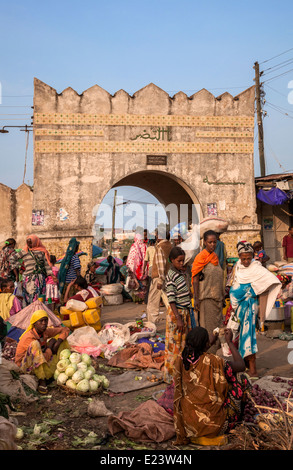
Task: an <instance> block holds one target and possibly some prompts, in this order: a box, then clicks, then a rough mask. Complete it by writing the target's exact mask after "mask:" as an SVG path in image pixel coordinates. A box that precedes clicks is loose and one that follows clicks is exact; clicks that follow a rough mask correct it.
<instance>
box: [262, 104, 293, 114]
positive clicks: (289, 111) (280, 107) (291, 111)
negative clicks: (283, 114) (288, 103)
mask: <svg viewBox="0 0 293 470" xmlns="http://www.w3.org/2000/svg"><path fill="white" fill-rule="evenodd" d="M266 103H268V104H270V105H271V106H275V107H276V108H279V109H280V110H284V111H287V112H288V113H292V114H293V110H289V109H287V108H283V106H279V105H277V104H274V103H270V101H266Z"/></svg>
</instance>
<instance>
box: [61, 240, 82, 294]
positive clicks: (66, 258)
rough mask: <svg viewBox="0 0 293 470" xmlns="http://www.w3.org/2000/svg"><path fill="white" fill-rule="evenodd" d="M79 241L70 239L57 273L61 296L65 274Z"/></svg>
mask: <svg viewBox="0 0 293 470" xmlns="http://www.w3.org/2000/svg"><path fill="white" fill-rule="evenodd" d="M79 243H80V242H79V241H77V240H76V238H75V237H73V238H71V240H70V242H69V245H68V247H67V250H66V253H65V256H64V258H63V260H62V262H61V265H60V269H59V273H58V280H59V290H60V292H61V294H62V292H63V290H64V286H65V279H66V274H67V271H68V269H69V265H70V261H71V259H72V257H73V255H75V253H76V251H77V248H78V247H79Z"/></svg>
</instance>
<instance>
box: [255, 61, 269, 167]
mask: <svg viewBox="0 0 293 470" xmlns="http://www.w3.org/2000/svg"><path fill="white" fill-rule="evenodd" d="M253 68H254V71H255V79H254V81H255V99H256V116H257V127H258V154H259V164H260V174H261V176H265V175H266V164H265V155H264V139H263V125H262V109H261V93H260V82H259V77H260V75H259V63H258V62H255V63H254V67H253Z"/></svg>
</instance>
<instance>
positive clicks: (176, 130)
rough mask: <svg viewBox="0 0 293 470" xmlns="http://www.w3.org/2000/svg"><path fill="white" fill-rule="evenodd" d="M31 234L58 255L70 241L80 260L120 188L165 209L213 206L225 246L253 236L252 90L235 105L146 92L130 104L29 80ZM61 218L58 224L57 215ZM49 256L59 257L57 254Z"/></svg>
mask: <svg viewBox="0 0 293 470" xmlns="http://www.w3.org/2000/svg"><path fill="white" fill-rule="evenodd" d="M34 86H35V90H34V192H33V210H34V211H43V213H44V219H43V225H38V226H35V227H34V232H35V233H37V234H38V235H39V236H40V237H41V238H42V239H43V240H44V242H45V244H46V246H47V247H48V249H49V250H51V251H52V252H54V253H55V254H57V255H58V254H61V253H62V252H63V251H64V249H65V248H66V246H67V243H68V240H69V239H70V238H71V237H72V236H76V237H77V238H78V239H79V240H80V241H81V244H82V249H83V250H84V251H87V252H88V253H90V248H91V243H92V236H93V234H92V227H93V224H94V221H95V215H96V212H97V207H98V205H99V204H100V203H101V202H102V200H103V198H104V196H105V195H106V194H107V192H108V191H109V190H110V189H111V188H113V187H115V186H121V185H131V186H138V187H140V188H142V189H146V190H147V191H149V192H151V193H152V194H153V195H154V196H156V197H157V198H158V199H159V201H160V202H162V203H163V204H165V205H168V204H172V203H174V204H176V205H180V204H188V205H189V207H191V206H192V204H199V205H200V209H201V216H202V217H206V216H207V215H208V214H209V208H210V207H213V208H215V207H216V210H217V214H218V216H220V217H223V218H225V219H227V220H228V221H229V224H230V225H229V230H228V232H227V233H226V234H225V242H226V246H227V249H228V254H229V255H230V256H233V255H235V245H236V242H237V241H238V240H239V239H244V238H245V239H246V240H247V239H248V240H254V239H255V238H256V237H258V236H259V226H258V225H257V222H256V199H255V186H254V163H253V162H254V157H253V150H254V149H253V141H254V138H253V135H254V132H253V131H254V87H251V88H249V89H247V90H245V91H243V92H242V93H241V94H239V95H238V96H235V97H233V96H231V95H230V94H229V93H224V94H222V95H221V96H218V97H214V96H213V95H212V94H211V93H209V92H208V91H206V90H201V91H199V92H198V93H195V94H194V95H192V96H190V97H188V96H187V95H186V94H184V93H182V92H179V93H177V94H176V95H174V96H173V97H170V96H169V95H168V93H166V92H165V91H163V90H162V89H160V88H158V87H157V86H155V85H153V84H149V85H147V86H146V87H145V88H143V89H141V90H139V91H137V92H136V93H135V94H134V95H132V96H130V95H129V94H127V93H126V92H125V91H123V90H120V91H118V92H117V93H115V94H114V95H113V96H112V95H110V94H109V93H108V92H107V91H105V90H103V89H102V88H100V87H99V86H97V85H95V86H93V87H92V88H89V89H88V90H86V91H84V92H83V93H82V94H81V95H79V94H78V93H76V92H75V91H74V90H73V89H72V88H67V89H66V90H64V91H63V92H62V93H60V94H58V93H57V92H56V90H54V89H53V88H51V87H50V86H48V85H46V84H45V83H43V82H41V81H40V80H38V79H35V85H34ZM64 213H65V214H67V216H66V217H63V214H64ZM58 250H59V251H58Z"/></svg>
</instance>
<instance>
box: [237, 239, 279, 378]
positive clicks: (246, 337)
mask: <svg viewBox="0 0 293 470" xmlns="http://www.w3.org/2000/svg"><path fill="white" fill-rule="evenodd" d="M237 250H238V255H239V260H238V261H237V263H236V265H235V269H234V273H233V277H232V280H231V283H232V286H231V288H230V301H231V305H232V309H233V311H234V312H235V315H236V319H237V321H238V322H239V323H240V331H239V353H240V355H241V356H242V357H243V359H244V360H245V362H246V363H247V365H248V368H249V371H248V373H249V375H250V376H251V377H257V371H256V356H255V355H256V353H257V351H258V349H257V343H256V321H257V317H258V314H259V321H260V329H261V330H262V329H263V326H264V321H265V318H266V317H267V315H268V314H269V313H270V311H271V309H272V308H273V306H274V303H275V300H276V298H277V295H278V293H279V291H280V288H281V283H280V281H279V279H278V278H277V277H276V276H275V275H274V274H273V273H271V272H270V271H268V270H267V269H266V268H265V267H263V266H262V264H261V263H260V262H259V261H256V260H254V259H253V253H254V251H253V247H252V245H251V244H250V243H247V242H239V243H238V244H237Z"/></svg>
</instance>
